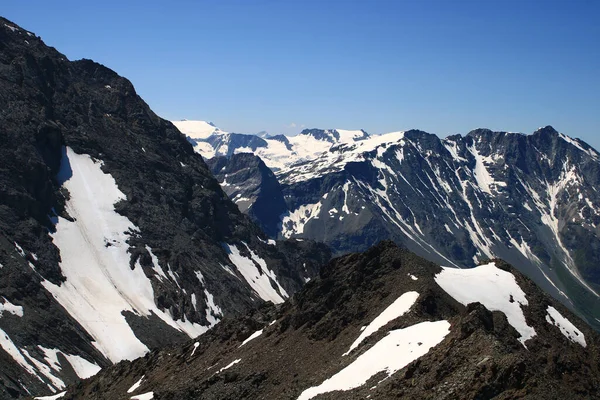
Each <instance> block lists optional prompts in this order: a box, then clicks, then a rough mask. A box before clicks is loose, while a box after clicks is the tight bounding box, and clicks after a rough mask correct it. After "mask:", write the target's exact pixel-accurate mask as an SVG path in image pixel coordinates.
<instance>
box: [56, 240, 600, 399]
mask: <svg viewBox="0 0 600 400" xmlns="http://www.w3.org/2000/svg"><path fill="white" fill-rule="evenodd" d="M598 339H599V336H598V334H597V333H596V332H595V331H593V330H592V329H591V328H590V327H589V326H588V325H587V324H586V323H584V322H583V321H582V320H580V319H579V318H577V317H576V316H575V315H574V314H572V313H571V312H570V311H569V310H568V309H567V308H566V307H564V306H562V305H561V304H560V303H559V302H557V301H556V300H554V299H552V298H551V297H549V296H547V295H546V294H544V293H543V292H542V291H541V290H540V289H539V288H538V287H537V286H536V285H535V284H534V283H533V282H532V281H531V280H529V279H528V278H526V277H525V276H524V275H522V274H521V273H519V272H518V271H517V270H515V269H514V268H512V267H511V266H509V265H508V264H506V263H504V262H502V261H499V260H494V261H492V262H490V263H488V264H485V265H482V266H479V267H477V268H473V269H456V268H441V267H439V266H437V265H435V264H433V263H431V262H428V261H426V260H424V259H422V258H420V257H418V256H416V255H415V254H414V253H411V252H409V251H407V250H403V249H399V248H398V247H396V246H395V245H394V244H393V243H391V242H383V243H381V244H380V245H378V246H375V247H373V248H371V249H369V250H368V251H366V252H365V253H363V254H351V255H348V256H344V257H341V258H337V259H335V260H333V261H332V262H331V263H329V264H328V265H326V266H325V267H324V268H323V269H322V270H321V272H320V276H319V277H317V278H315V279H313V280H312V281H311V282H309V283H308V284H307V285H306V286H305V287H304V288H303V289H302V290H301V291H300V292H298V293H297V294H296V295H294V296H293V297H292V298H291V299H289V300H288V301H286V302H285V303H284V304H283V305H281V306H280V307H277V308H276V307H273V306H270V307H265V308H263V309H260V310H258V311H257V312H256V313H255V314H254V315H252V316H247V317H245V318H240V319H234V320H225V321H222V322H221V323H219V324H218V325H217V326H216V327H215V328H213V329H211V330H210V331H209V332H207V333H206V334H205V335H202V336H200V337H199V338H198V340H197V341H190V342H189V343H188V344H186V345H185V346H178V347H172V348H168V349H163V350H159V351H155V352H152V353H151V354H149V355H148V356H146V357H144V358H141V359H138V360H135V361H134V362H131V363H129V362H123V363H120V364H118V365H116V366H113V367H109V368H107V369H106V370H104V371H101V372H100V373H99V374H98V375H96V376H94V377H93V378H92V379H90V380H87V381H84V382H82V383H80V384H77V385H76V386H74V387H70V388H69V389H68V391H67V392H66V393H65V395H64V397H63V398H64V399H83V398H85V399H89V400H100V399H129V398H132V399H135V398H137V399H154V400H163V399H182V400H188V399H189V400H192V399H207V400H216V399H222V400H228V399H248V400H250V399H298V400H309V399H315V400H316V399H344V400H347V399H367V398H368V399H400V398H402V399H443V400H454V399H492V398H494V399H516V398H519V399H536V400H537V399H567V398H569V399H571V398H573V399H575V398H576V399H594V398H597V397H598V393H599V392H598V391H599V390H600V375H599V372H600V371H599V365H598V356H599V354H598Z"/></svg>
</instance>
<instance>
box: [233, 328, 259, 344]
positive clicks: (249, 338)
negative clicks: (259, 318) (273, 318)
mask: <svg viewBox="0 0 600 400" xmlns="http://www.w3.org/2000/svg"><path fill="white" fill-rule="evenodd" d="M262 333H263V330H262V329H261V330H259V331H256V332H254V333H253V334H252V335H250V336H248V338H247V339H246V340H244V341H243V342H242V344H240V345H239V347H238V349H239V348H240V347H242V346H243V345H245V344H246V343H248V342H249V341H251V340H253V339H256V338H257V337H259V336H260V335H262Z"/></svg>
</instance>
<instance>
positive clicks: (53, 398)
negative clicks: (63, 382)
mask: <svg viewBox="0 0 600 400" xmlns="http://www.w3.org/2000/svg"><path fill="white" fill-rule="evenodd" d="M66 394H67V392H61V393H57V394H54V395H52V396H42V397H34V399H35V400H57V399H60V398H62V397H65V395H66Z"/></svg>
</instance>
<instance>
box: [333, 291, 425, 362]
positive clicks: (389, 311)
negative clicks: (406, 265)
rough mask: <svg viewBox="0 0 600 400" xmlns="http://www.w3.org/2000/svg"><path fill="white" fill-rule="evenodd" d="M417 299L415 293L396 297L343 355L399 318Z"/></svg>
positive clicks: (417, 295)
mask: <svg viewBox="0 0 600 400" xmlns="http://www.w3.org/2000/svg"><path fill="white" fill-rule="evenodd" d="M418 298H419V293H417V292H406V293H404V294H403V295H402V296H400V297H398V298H397V299H396V300H395V301H394V302H393V303H392V304H390V305H389V306H388V307H387V308H386V309H385V310H383V312H382V313H381V314H379V315H378V316H377V317H376V318H375V319H374V320H373V321H371V323H370V324H369V325H367V327H366V328H365V329H364V330H362V333H361V334H360V336H359V337H358V339H356V340H355V341H354V343H352V345H351V346H350V349H348V351H347V352H346V353H344V355H347V354H349V353H350V352H351V351H352V350H354V349H355V348H357V347H358V345H359V344H361V343H362V341H363V340H365V339H366V338H368V337H369V336H371V335H372V334H374V333H375V332H377V331H378V330H379V329H381V328H383V327H384V326H385V325H387V323H388V322H390V321H392V320H394V319H396V318H399V317H401V316H402V315H404V314H406V313H407V312H408V311H409V310H410V309H411V307H412V306H413V305H414V304H415V302H416V301H417V299H418Z"/></svg>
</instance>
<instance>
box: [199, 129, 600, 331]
mask: <svg viewBox="0 0 600 400" xmlns="http://www.w3.org/2000/svg"><path fill="white" fill-rule="evenodd" d="M339 132H348V131H339ZM355 132H362V131H355ZM213 136H219V137H221V139H222V140H224V139H225V138H226V137H227V134H221V135H213ZM298 136H299V137H305V139H298V138H289V139H290V140H292V139H293V144H294V146H292V147H291V151H292V152H293V151H295V150H296V149H300V148H301V147H298V146H300V144H301V143H304V142H306V141H309V140H319V141H320V143H321V145H320V146H321V147H318V146H316V147H314V148H315V149H319V151H321V152H320V153H318V154H316V155H309V156H307V157H304V158H305V159H303V160H299V159H297V158H293V157H292V158H290V161H289V163H288V164H286V165H284V166H282V164H281V162H280V157H279V156H274V155H273V154H274V153H276V151H275V150H277V149H276V147H274V146H272V144H271V143H270V142H268V141H267V144H268V148H258V149H257V150H253V149H248V148H245V147H241V148H237V149H236V150H234V151H233V155H231V156H230V157H229V160H230V161H229V165H226V166H223V165H224V164H223V161H220V162H219V168H220V169H219V170H217V169H213V172H214V173H215V175H216V176H217V178H218V179H219V181H221V182H223V181H224V175H223V173H221V172H220V171H227V174H228V175H230V176H231V175H235V170H236V168H240V169H243V168H245V166H244V165H243V162H242V161H241V157H243V156H242V155H241V154H237V153H240V152H247V151H251V150H252V151H253V153H254V154H256V155H259V156H260V157H261V158H263V161H264V162H265V164H266V165H268V166H270V167H271V168H273V170H274V171H275V174H276V177H277V179H278V181H279V183H280V187H281V192H282V196H281V197H277V198H276V199H274V200H273V201H274V202H281V201H282V200H283V201H284V202H285V203H286V206H287V210H286V211H285V212H283V213H281V214H280V216H279V220H278V221H277V224H274V223H273V218H272V217H271V218H270V219H269V221H268V222H267V221H266V220H263V221H262V222H261V223H262V224H263V225H265V229H266V230H267V231H268V232H273V231H277V236H274V237H280V238H283V237H285V238H290V237H291V238H293V237H300V238H310V239H315V240H318V241H323V242H325V243H327V244H328V245H329V246H331V248H332V249H333V250H334V252H336V253H337V254H343V253H346V252H348V251H355V250H361V249H366V248H367V247H369V246H370V245H372V244H374V243H377V242H378V241H379V240H383V239H388V238H390V239H393V240H394V241H396V242H397V243H401V244H403V245H404V246H406V247H408V248H409V249H411V250H413V251H415V252H416V253H418V254H419V255H421V256H423V257H425V258H427V259H430V260H432V261H435V262H438V263H441V264H444V265H455V266H461V267H472V266H474V265H476V264H477V263H478V262H480V261H482V260H485V259H490V258H494V257H498V258H502V259H504V260H507V261H509V262H511V263H512V264H514V265H517V266H519V268H520V270H521V271H522V272H524V273H525V274H526V275H527V276H529V277H531V278H532V279H534V281H535V282H536V283H537V284H539V285H540V286H541V287H543V288H544V290H546V291H547V292H549V293H551V294H552V295H553V296H555V297H556V298H558V299H559V300H561V301H562V302H563V303H564V304H566V305H567V306H568V307H570V308H571V309H573V310H577V312H579V313H580V315H582V316H584V317H585V318H586V319H587V320H588V322H589V323H591V324H593V325H595V326H596V327H597V328H600V298H599V297H598V294H599V293H600V275H599V273H600V269H599V268H598V265H600V260H599V259H598V257H600V251H599V249H600V236H599V233H600V231H599V228H598V227H599V226H600V225H599V224H600V195H599V193H598V188H599V187H600V154H598V152H597V151H596V150H594V149H592V148H591V147H590V146H588V145H587V144H585V143H584V142H582V141H580V140H576V139H572V138H570V137H568V136H566V135H563V134H561V133H558V132H557V131H556V130H554V129H553V128H552V127H545V128H540V129H539V130H537V131H536V132H534V133H533V134H532V135H524V134H518V133H507V132H492V131H490V130H485V129H479V130H475V131H472V132H470V133H469V134H468V135H466V136H460V135H456V136H451V137H448V138H445V139H440V138H438V137H437V136H435V135H432V134H428V133H426V132H422V131H417V130H411V131H406V132H393V133H389V134H385V135H379V136H368V135H367V134H364V135H359V134H354V135H353V136H350V135H347V134H346V135H341V134H340V133H338V130H328V131H323V130H321V131H319V130H307V131H304V132H303V133H302V134H300V135H298ZM349 137H351V139H348V138H349ZM211 140H212V141H213V142H214V141H215V140H216V139H211ZM233 145H234V143H233V142H231V143H230V144H229V146H228V152H229V153H232V146H233ZM215 149H216V150H218V148H215ZM299 152H304V153H303V154H307V153H306V151H304V150H302V151H299ZM284 153H285V152H283V153H281V154H284ZM286 154H287V153H286ZM269 157H271V158H269ZM306 158H308V159H306ZM246 159H247V158H246ZM249 190H254V189H253V188H252V187H250V188H249ZM235 193H236V195H237V196H240V197H245V198H248V197H249V196H246V195H245V188H244V186H243V185H238V186H237V187H236V191H235ZM274 194H277V196H279V195H278V191H277V192H276V193H275V192H274ZM264 197H265V198H267V197H268V196H264ZM245 207H248V204H245ZM274 209H275V208H274ZM278 212H279V211H278ZM253 217H254V218H256V216H253ZM269 224H271V225H270V226H269Z"/></svg>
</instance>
